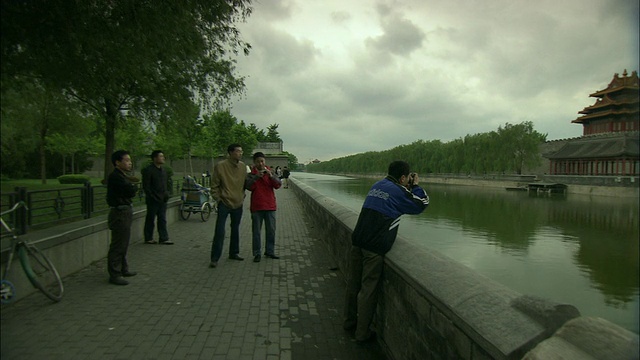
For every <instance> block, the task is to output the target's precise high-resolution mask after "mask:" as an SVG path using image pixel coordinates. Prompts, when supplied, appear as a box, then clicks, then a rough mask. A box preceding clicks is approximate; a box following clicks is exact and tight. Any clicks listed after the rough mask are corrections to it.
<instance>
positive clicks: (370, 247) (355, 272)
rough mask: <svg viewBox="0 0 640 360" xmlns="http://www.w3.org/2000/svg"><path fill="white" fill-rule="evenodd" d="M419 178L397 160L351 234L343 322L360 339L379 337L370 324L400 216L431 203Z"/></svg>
mask: <svg viewBox="0 0 640 360" xmlns="http://www.w3.org/2000/svg"><path fill="white" fill-rule="evenodd" d="M418 182H419V181H418V175H417V174H416V173H411V172H410V168H409V164H408V163H406V162H404V161H394V162H392V163H391V164H390V165H389V170H388V174H387V176H386V177H385V178H384V179H382V180H380V181H378V182H376V183H375V184H374V185H373V186H372V187H371V189H370V190H369V193H368V194H367V197H366V199H365V200H364V204H363V205H362V210H361V211H360V216H359V217H358V222H357V224H356V227H355V229H354V230H353V234H352V236H351V243H352V247H351V252H350V256H349V262H350V267H349V271H348V276H347V281H348V282H347V291H346V294H345V309H344V323H343V327H344V329H345V330H355V338H356V341H357V342H359V343H363V342H367V341H371V340H375V332H373V331H371V329H370V326H371V323H372V321H373V315H374V314H375V312H376V307H377V304H378V283H379V281H380V278H381V275H382V269H383V267H384V256H385V254H386V253H387V252H388V251H389V250H391V247H392V246H393V243H394V242H395V240H396V235H397V234H398V225H399V222H400V216H401V215H403V214H420V213H421V212H422V211H424V209H426V207H427V206H429V196H428V195H427V194H426V192H425V191H424V190H423V189H422V188H421V187H420V186H418Z"/></svg>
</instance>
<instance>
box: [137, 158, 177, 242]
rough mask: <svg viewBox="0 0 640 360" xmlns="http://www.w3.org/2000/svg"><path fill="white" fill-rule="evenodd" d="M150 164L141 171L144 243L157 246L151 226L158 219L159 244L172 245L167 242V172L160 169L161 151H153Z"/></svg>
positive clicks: (162, 160) (162, 161)
mask: <svg viewBox="0 0 640 360" xmlns="http://www.w3.org/2000/svg"><path fill="white" fill-rule="evenodd" d="M151 160H152V161H153V163H152V164H150V165H149V166H147V167H146V168H144V169H142V188H143V189H144V194H145V197H144V198H145V203H146V204H147V216H146V218H145V219H144V242H145V244H157V243H158V242H157V241H155V240H153V225H154V221H155V219H156V217H158V237H159V239H160V244H163V245H173V242H172V241H169V232H168V231H167V201H168V200H169V191H168V189H167V171H166V170H165V169H164V168H163V167H162V165H163V164H164V154H163V153H162V150H154V151H153V152H152V153H151Z"/></svg>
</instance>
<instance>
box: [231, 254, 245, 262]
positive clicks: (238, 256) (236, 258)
mask: <svg viewBox="0 0 640 360" xmlns="http://www.w3.org/2000/svg"><path fill="white" fill-rule="evenodd" d="M229 259H231V260H238V261H242V260H244V258H243V257H240V255H238V254H235V255H229Z"/></svg>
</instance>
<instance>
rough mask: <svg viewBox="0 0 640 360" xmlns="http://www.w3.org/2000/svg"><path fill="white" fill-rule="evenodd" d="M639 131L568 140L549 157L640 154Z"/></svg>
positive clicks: (566, 157) (601, 156)
mask: <svg viewBox="0 0 640 360" xmlns="http://www.w3.org/2000/svg"><path fill="white" fill-rule="evenodd" d="M639 148H640V136H639V135H638V132H630V133H611V134H607V136H585V137H582V138H579V139H575V140H570V141H568V142H567V143H566V144H565V145H564V146H563V147H561V148H560V149H559V150H558V151H557V152H555V153H553V154H551V155H547V156H546V157H547V158H549V159H585V158H613V157H619V156H631V157H638V156H639V155H640V151H639Z"/></svg>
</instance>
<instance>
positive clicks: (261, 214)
mask: <svg viewBox="0 0 640 360" xmlns="http://www.w3.org/2000/svg"><path fill="white" fill-rule="evenodd" d="M263 221H264V227H265V232H266V238H267V244H266V246H265V253H266V254H269V255H275V246H276V212H275V210H272V211H255V212H252V213H251V229H252V230H253V256H257V255H260V246H261V244H262V240H261V239H260V238H261V236H260V229H261V228H262V222H263Z"/></svg>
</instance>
